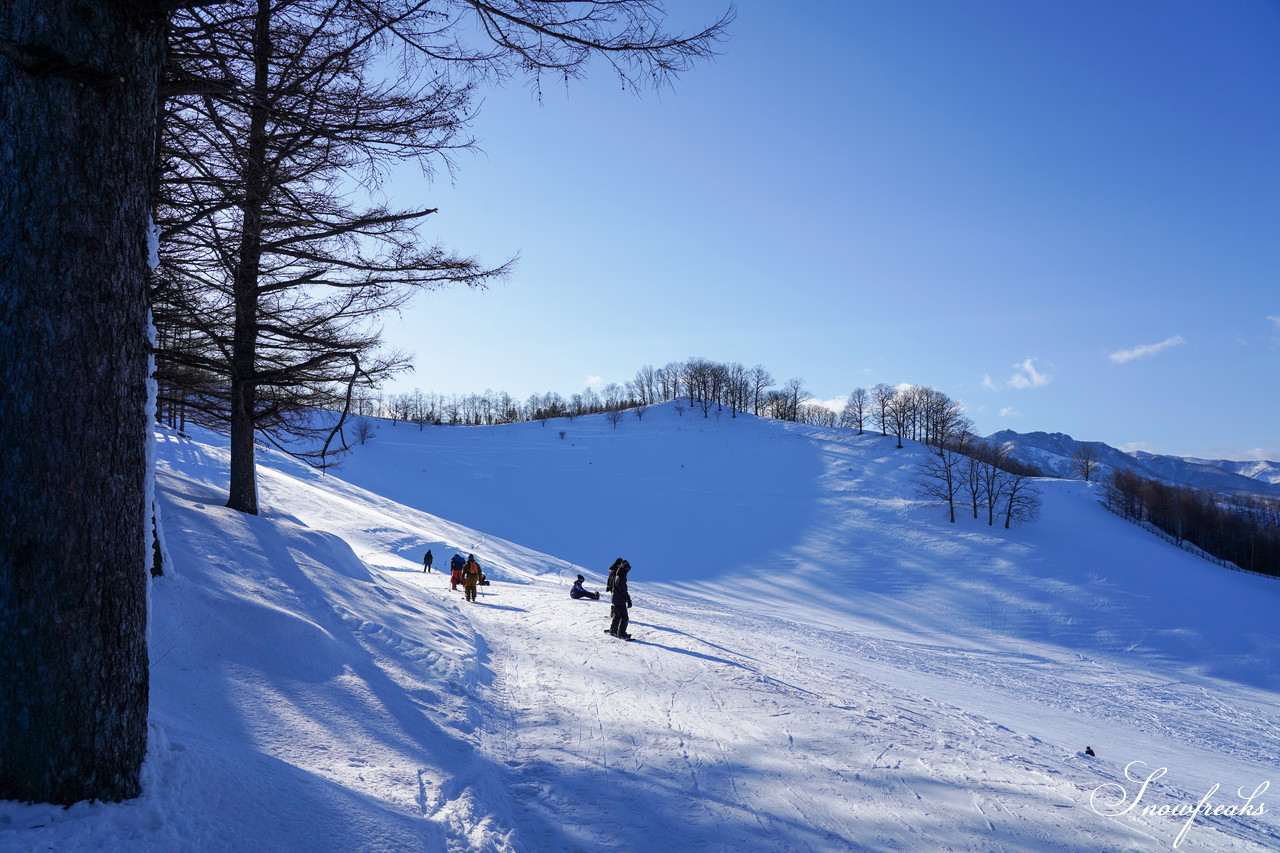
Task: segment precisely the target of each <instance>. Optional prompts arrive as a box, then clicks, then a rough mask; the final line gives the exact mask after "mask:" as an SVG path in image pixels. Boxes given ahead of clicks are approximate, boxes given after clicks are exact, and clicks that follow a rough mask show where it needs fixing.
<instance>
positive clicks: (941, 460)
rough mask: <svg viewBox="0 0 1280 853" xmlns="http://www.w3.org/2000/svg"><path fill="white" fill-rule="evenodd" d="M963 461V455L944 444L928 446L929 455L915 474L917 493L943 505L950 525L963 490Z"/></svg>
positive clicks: (954, 517) (953, 522)
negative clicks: (945, 507)
mask: <svg viewBox="0 0 1280 853" xmlns="http://www.w3.org/2000/svg"><path fill="white" fill-rule="evenodd" d="M964 461H965V456H964V455H963V454H961V453H960V452H959V451H957V450H955V449H953V448H951V447H948V446H947V445H945V444H941V445H936V446H930V447H929V455H928V456H926V457H925V458H924V460H923V461H922V462H921V463H920V466H919V468H918V469H917V472H916V473H917V476H916V488H917V490H918V492H919V493H920V494H921V495H923V496H925V497H928V498H933V499H936V500H939V501H941V502H942V503H945V504H946V505H947V512H948V515H949V517H950V520H951V523H952V524H955V522H956V502H957V500H958V499H959V497H960V495H961V493H962V491H963V488H964Z"/></svg>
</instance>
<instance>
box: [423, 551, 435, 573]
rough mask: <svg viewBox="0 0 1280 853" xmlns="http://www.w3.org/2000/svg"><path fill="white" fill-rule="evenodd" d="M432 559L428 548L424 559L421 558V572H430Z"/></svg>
mask: <svg viewBox="0 0 1280 853" xmlns="http://www.w3.org/2000/svg"><path fill="white" fill-rule="evenodd" d="M433 559H435V558H434V557H432V556H431V549H430V548H428V549H427V555H426V556H425V557H423V558H422V570H423V571H424V572H429V571H431V561H432V560H433Z"/></svg>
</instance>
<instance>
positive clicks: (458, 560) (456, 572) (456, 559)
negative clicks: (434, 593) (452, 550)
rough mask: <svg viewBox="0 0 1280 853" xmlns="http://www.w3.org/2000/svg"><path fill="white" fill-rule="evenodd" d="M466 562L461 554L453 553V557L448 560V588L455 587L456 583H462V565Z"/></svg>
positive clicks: (456, 586)
mask: <svg viewBox="0 0 1280 853" xmlns="http://www.w3.org/2000/svg"><path fill="white" fill-rule="evenodd" d="M466 564H467V561H466V560H464V559H463V558H462V555H461V554H454V555H453V559H451V560H449V589H457V588H458V584H460V583H462V567H463V566H465V565H466Z"/></svg>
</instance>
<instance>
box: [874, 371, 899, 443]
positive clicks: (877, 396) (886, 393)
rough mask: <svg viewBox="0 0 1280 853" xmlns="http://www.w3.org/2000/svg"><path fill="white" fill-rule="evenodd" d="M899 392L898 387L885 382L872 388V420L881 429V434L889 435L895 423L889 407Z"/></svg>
mask: <svg viewBox="0 0 1280 853" xmlns="http://www.w3.org/2000/svg"><path fill="white" fill-rule="evenodd" d="M897 393H898V392H897V389H895V388H894V387H893V386H892V385H889V384H886V383H884V382H881V383H879V384H878V385H875V386H873V387H872V389H871V422H872V424H874V425H875V427H876V428H877V429H879V430H880V434H881V435H888V434H889V429H890V428H891V427H892V425H893V421H892V418H891V416H890V413H889V409H890V407H891V405H892V404H893V398H894V397H895V396H897Z"/></svg>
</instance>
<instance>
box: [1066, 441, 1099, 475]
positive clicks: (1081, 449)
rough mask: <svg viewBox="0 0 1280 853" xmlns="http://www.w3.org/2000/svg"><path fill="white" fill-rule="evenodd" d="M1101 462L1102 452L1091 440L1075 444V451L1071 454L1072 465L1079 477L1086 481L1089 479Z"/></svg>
mask: <svg viewBox="0 0 1280 853" xmlns="http://www.w3.org/2000/svg"><path fill="white" fill-rule="evenodd" d="M1101 464H1102V454H1101V453H1099V448H1098V445H1096V444H1094V443H1093V442H1091V441H1085V442H1081V443H1080V444H1077V445H1076V449H1075V452H1073V453H1072V454H1071V465H1072V467H1073V468H1074V469H1075V472H1076V473H1077V474H1079V475H1080V479H1082V480H1084V481H1085V482H1086V483H1088V482H1089V481H1090V479H1091V478H1092V477H1093V473H1094V472H1095V471H1097V470H1098V466H1099V465H1101Z"/></svg>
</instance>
